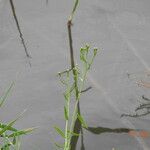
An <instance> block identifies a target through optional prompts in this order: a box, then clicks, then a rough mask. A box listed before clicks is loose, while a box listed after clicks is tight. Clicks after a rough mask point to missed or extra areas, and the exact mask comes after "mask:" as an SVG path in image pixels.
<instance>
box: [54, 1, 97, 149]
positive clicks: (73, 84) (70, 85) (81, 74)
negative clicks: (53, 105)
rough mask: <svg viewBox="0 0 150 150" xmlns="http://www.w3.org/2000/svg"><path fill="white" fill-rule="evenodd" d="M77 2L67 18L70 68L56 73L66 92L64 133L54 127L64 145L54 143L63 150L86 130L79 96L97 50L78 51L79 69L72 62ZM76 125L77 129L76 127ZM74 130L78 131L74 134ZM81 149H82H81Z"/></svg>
mask: <svg viewBox="0 0 150 150" xmlns="http://www.w3.org/2000/svg"><path fill="white" fill-rule="evenodd" d="M78 3H79V1H78V0H76V1H75V4H74V7H73V10H72V12H71V15H70V17H69V20H68V23H67V27H68V37H69V46H70V61H71V68H70V69H67V70H65V71H63V72H60V73H58V76H59V78H60V81H61V82H62V84H63V85H65V87H66V91H65V93H64V98H65V106H64V118H65V131H63V130H62V129H60V128H59V127H57V126H55V130H56V131H57V132H58V134H59V135H61V136H62V137H63V138H64V144H63V145H59V144H57V143H56V146H57V147H59V148H60V147H61V148H63V149H64V150H70V149H72V139H73V137H78V136H79V135H80V131H81V134H82V135H83V133H82V132H83V131H82V128H81V126H82V127H84V128H88V126H87V124H86V122H85V120H84V117H83V116H82V115H81V113H80V105H79V101H80V97H81V94H82V93H83V92H85V91H87V90H88V89H90V88H87V89H84V85H85V82H86V76H87V73H88V71H89V70H90V68H91V65H92V63H93V61H94V58H95V56H96V55H97V51H98V50H97V48H93V49H92V50H91V49H90V46H89V45H85V47H83V48H81V49H80V61H81V64H82V67H81V68H80V67H79V66H78V65H76V64H75V60H74V51H73V40H72V30H71V29H72V28H71V27H72V20H73V16H74V13H75V11H76V8H77V6H78ZM72 97H74V98H75V104H74V106H73V107H74V108H73V113H72V115H71V112H70V110H71V106H70V103H71V99H72ZM77 124H78V128H76V125H77ZM76 129H77V130H78V131H77V132H76ZM82 149H83V147H82Z"/></svg>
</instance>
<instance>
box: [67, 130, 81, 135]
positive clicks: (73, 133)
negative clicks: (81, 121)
mask: <svg viewBox="0 0 150 150" xmlns="http://www.w3.org/2000/svg"><path fill="white" fill-rule="evenodd" d="M68 133H70V134H71V135H73V136H79V135H80V134H77V133H75V132H72V131H68Z"/></svg>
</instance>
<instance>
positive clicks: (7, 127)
mask: <svg viewBox="0 0 150 150" xmlns="http://www.w3.org/2000/svg"><path fill="white" fill-rule="evenodd" d="M23 113H24V112H23ZM23 113H22V114H20V115H19V117H17V118H16V119H15V120H13V121H11V122H10V123H8V125H6V126H5V127H4V128H3V129H2V130H0V135H2V134H3V133H4V132H5V131H7V130H9V129H10V128H12V126H13V125H14V124H15V122H16V121H17V120H18V119H19V118H20V117H21V116H22V115H23Z"/></svg>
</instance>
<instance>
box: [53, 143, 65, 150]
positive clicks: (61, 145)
mask: <svg viewBox="0 0 150 150" xmlns="http://www.w3.org/2000/svg"><path fill="white" fill-rule="evenodd" d="M55 146H56V147H57V148H61V149H63V148H64V145H63V144H58V143H55Z"/></svg>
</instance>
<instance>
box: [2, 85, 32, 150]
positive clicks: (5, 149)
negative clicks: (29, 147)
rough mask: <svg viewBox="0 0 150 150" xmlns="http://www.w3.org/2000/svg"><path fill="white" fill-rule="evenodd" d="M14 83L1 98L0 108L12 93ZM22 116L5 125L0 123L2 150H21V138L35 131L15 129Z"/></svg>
mask: <svg viewBox="0 0 150 150" xmlns="http://www.w3.org/2000/svg"><path fill="white" fill-rule="evenodd" d="M13 86H14V83H12V84H11V85H10V87H9V88H8V90H7V91H6V93H5V94H4V96H2V97H1V98H0V107H2V105H3V103H4V102H5V100H6V98H7V97H8V96H9V94H10V91H11V90H12V88H13ZM21 116H22V114H21V115H19V117H17V118H16V119H14V120H12V121H10V122H9V123H7V124H5V123H2V122H1V121H0V139H1V141H2V142H1V143H0V150H20V145H21V141H20V137H21V136H22V135H25V134H27V133H30V132H32V131H33V130H34V128H28V129H23V130H17V129H16V128H14V127H13V125H14V124H15V123H16V121H17V120H18V119H19V118H20V117H21Z"/></svg>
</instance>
